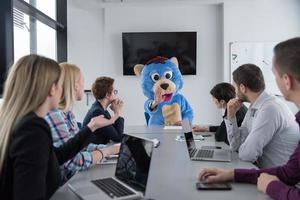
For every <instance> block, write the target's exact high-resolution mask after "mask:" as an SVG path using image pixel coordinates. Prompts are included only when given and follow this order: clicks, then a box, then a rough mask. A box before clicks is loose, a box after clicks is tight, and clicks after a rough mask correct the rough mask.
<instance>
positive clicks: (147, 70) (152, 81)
mask: <svg viewBox="0 0 300 200" xmlns="http://www.w3.org/2000/svg"><path fill="white" fill-rule="evenodd" d="M134 73H135V74H136V75H137V76H141V83H142V89H143V93H144V95H145V96H146V97H148V98H149V99H154V95H155V93H156V92H158V91H159V92H160V93H161V94H162V97H163V100H164V101H170V100H171V99H172V97H173V96H175V95H176V94H177V92H178V91H179V90H180V89H181V88H182V86H183V80H182V75H181V73H180V71H179V68H178V61H177V58H175V57H173V58H170V59H167V58H165V57H161V56H157V57H155V58H153V59H151V60H150V61H148V62H147V64H146V65H142V64H137V65H135V67H134Z"/></svg>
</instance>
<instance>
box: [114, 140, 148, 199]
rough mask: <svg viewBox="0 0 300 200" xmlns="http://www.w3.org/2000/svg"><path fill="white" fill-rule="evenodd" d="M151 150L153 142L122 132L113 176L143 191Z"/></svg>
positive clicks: (144, 189)
mask: <svg viewBox="0 0 300 200" xmlns="http://www.w3.org/2000/svg"><path fill="white" fill-rule="evenodd" d="M152 152H153V142H151V141H148V140H145V139H142V138H137V137H134V136H130V135H126V134H124V135H123V138H122V144H121V147H120V154H119V158H118V163H117V167H116V172H115V176H116V177H117V178H118V179H120V180H121V181H123V182H125V183H126V184H128V185H129V186H131V187H132V188H134V189H136V190H139V191H141V192H143V193H145V191H146V185H147V180H148V174H149V170H150V163H151V156H152Z"/></svg>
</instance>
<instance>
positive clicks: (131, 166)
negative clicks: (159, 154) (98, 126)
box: [68, 134, 154, 200]
mask: <svg viewBox="0 0 300 200" xmlns="http://www.w3.org/2000/svg"><path fill="white" fill-rule="evenodd" d="M153 148H154V145H153V142H152V141H151V140H148V139H143V138H138V137H134V136H131V135H127V134H123V138H122V142H121V147H120V153H119V157H118V161H117V166H116V170H115V176H114V177H108V178H103V179H97V180H92V181H87V180H83V181H77V182H75V181H74V183H70V184H69V185H68V186H69V188H70V189H71V190H72V191H73V192H74V193H75V194H77V195H78V196H79V197H80V198H81V199H86V200H94V199H95V200H96V199H97V200H99V199H114V200H123V199H141V198H143V196H144V195H145V192H146V186H147V180H148V175H149V171H150V163H151V157H152V152H153ZM99 173H101V172H99Z"/></svg>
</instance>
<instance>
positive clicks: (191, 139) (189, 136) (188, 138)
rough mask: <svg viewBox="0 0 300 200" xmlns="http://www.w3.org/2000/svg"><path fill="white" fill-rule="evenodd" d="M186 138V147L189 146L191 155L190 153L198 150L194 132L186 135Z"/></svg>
mask: <svg viewBox="0 0 300 200" xmlns="http://www.w3.org/2000/svg"><path fill="white" fill-rule="evenodd" d="M184 137H185V142H186V145H187V147H188V150H189V153H190V152H191V150H192V149H195V148H196V145H195V141H194V137H193V133H192V132H188V133H184Z"/></svg>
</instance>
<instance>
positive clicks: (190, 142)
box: [182, 120, 231, 162]
mask: <svg viewBox="0 0 300 200" xmlns="http://www.w3.org/2000/svg"><path fill="white" fill-rule="evenodd" d="M182 126H183V132H184V137H185V142H186V145H187V149H188V153H189V156H190V159H191V160H199V161H218V162H230V161H231V151H230V149H217V148H215V146H211V147H212V148H209V147H210V146H205V148H203V149H197V148H196V144H195V140H194V137H193V133H192V129H191V125H190V123H189V122H187V121H184V120H183V122H182Z"/></svg>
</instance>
